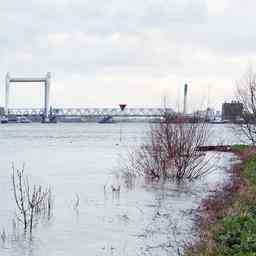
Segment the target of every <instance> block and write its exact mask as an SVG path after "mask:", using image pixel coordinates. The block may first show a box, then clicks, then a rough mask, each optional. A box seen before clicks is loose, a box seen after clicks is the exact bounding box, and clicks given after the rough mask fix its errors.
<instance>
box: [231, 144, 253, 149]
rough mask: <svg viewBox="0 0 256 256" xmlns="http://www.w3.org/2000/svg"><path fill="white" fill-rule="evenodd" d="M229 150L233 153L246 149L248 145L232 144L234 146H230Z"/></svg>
mask: <svg viewBox="0 0 256 256" xmlns="http://www.w3.org/2000/svg"><path fill="white" fill-rule="evenodd" d="M231 148H232V150H234V151H240V150H244V149H248V148H249V145H246V144H234V145H232V146H231Z"/></svg>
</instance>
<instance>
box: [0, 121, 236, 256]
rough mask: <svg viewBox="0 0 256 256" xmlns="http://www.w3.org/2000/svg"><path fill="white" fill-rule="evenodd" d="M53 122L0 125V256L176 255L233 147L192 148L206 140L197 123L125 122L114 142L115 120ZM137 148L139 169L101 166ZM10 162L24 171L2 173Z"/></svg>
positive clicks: (223, 177) (219, 181)
mask: <svg viewBox="0 0 256 256" xmlns="http://www.w3.org/2000/svg"><path fill="white" fill-rule="evenodd" d="M56 126H57V127H56ZM56 126H51V127H50V126H47V127H46V126H42V125H39V124H33V125H30V126H27V127H24V128H23V130H22V131H21V130H20V128H19V126H12V127H9V130H5V129H4V128H2V133H1V134H2V135H0V136H3V137H4V136H5V137H6V136H7V135H9V139H8V140H4V139H3V138H2V141H3V145H4V146H5V148H6V150H7V151H6V153H5V154H2V161H3V163H4V164H3V169H6V170H7V171H6V172H2V173H1V175H0V182H1V190H2V193H1V195H0V196H1V200H2V201H3V202H6V204H5V205H0V212H1V215H0V220H1V223H2V226H3V229H2V231H1V234H0V235H1V248H0V252H1V254H3V255H25V254H27V253H29V252H31V250H33V248H36V250H33V252H32V254H31V255H33V256H41V255H45V254H47V255H54V254H56V253H59V254H60V255H63V256H66V255H70V254H76V255H82V254H83V252H84V251H86V252H87V253H88V254H89V255H102V256H105V255H106V256H108V255H123V256H126V255H134V252H136V254H135V255H161V256H165V255H182V254H183V253H184V249H185V248H186V246H187V245H188V243H189V242H190V241H193V240H194V239H195V237H197V232H196V231H195V230H193V227H194V225H195V223H196V222H195V221H196V219H195V217H196V212H197V208H198V207H199V205H200V204H201V201H202V199H204V198H206V197H207V196H209V195H210V194H211V192H212V191H214V190H215V189H216V187H218V186H219V185H220V186H222V185H223V184H225V183H226V182H227V181H228V180H229V175H227V173H226V171H225V168H226V167H227V166H230V164H231V162H230V161H231V160H232V158H233V156H232V154H230V153H228V154H224V153H218V154H216V153H214V152H209V153H206V152H200V151H198V150H197V148H198V147H199V146H201V145H204V144H205V142H206V138H207V139H208V130H206V129H208V127H206V125H205V124H191V125H190V124H184V123H178V124H175V125H174V124H168V123H166V122H165V123H163V124H161V125H160V126H158V127H157V126H151V127H150V128H149V126H148V125H146V124H126V126H125V127H123V129H124V130H123V140H122V141H123V143H122V144H121V145H117V143H116V141H118V140H119V129H118V127H117V126H116V125H108V126H107V127H106V126H104V127H103V126H100V125H96V124H82V125H79V124H69V125H68V124H57V125H56ZM167 128H168V129H167ZM216 129H217V130H218V129H225V128H223V127H216ZM60 131H61V132H60ZM163 131H164V132H165V133H164V132H163ZM17 132H19V133H21V134H20V135H19V136H15V134H16V133H17ZM225 132H226V133H228V132H229V131H228V130H225ZM60 133H61V136H60ZM146 134H149V137H148V136H147V135H146ZM136 141H137V143H136ZM39 143H40V147H39V146H38V144H39ZM148 143H149V144H148ZM163 143H165V144H163ZM141 149H143V152H144V153H145V150H146V156H147V157H146V158H140V159H138V160H139V161H142V163H143V165H141V168H140V169H131V168H130V167H131V166H130V167H129V169H128V168H127V167H124V168H123V169H122V172H121V173H120V172H114V173H113V172H112V171H110V170H113V167H114V166H115V165H116V163H117V161H118V159H119V157H118V155H120V154H121V155H126V156H127V157H128V158H129V156H130V155H129V154H128V155H127V150H128V151H129V152H137V150H139V151H140V150H141ZM171 149H172V150H171ZM174 149H175V150H174ZM140 152H141V151H140ZM42 155H47V161H42V157H41V156H42ZM144 156H145V155H143V157H144ZM168 158H171V159H170V161H169V160H168ZM95 159H98V160H97V161H96V160H95ZM207 159H210V162H211V163H214V166H213V165H212V164H210V162H208V160H207ZM14 160H15V163H20V162H24V161H25V162H26V170H25V169H24V170H23V169H17V168H16V167H13V169H12V170H10V165H9V163H10V162H11V161H14ZM145 160H146V161H145ZM148 160H149V161H148ZM147 161H148V162H147ZM39 162H40V165H38V163H39ZM195 162H196V163H197V164H196V165H194V163H195ZM126 163H127V164H130V162H126ZM147 163H148V164H147ZM209 166H210V168H209ZM132 167H134V166H132ZM142 167H143V168H142ZM144 167H145V168H144ZM199 167H203V168H202V169H201V168H199ZM8 170H10V171H11V173H12V178H10V171H9V172H8ZM132 170H133V171H132ZM138 170H139V171H138ZM25 171H26V172H25ZM122 174H124V176H125V179H123V177H122ZM48 184H51V186H52V188H53V190H54V198H55V200H53V192H52V190H51V189H50V188H49V185H48ZM4 195H5V196H4ZM55 196H56V197H55ZM53 201H54V204H53ZM53 206H54V207H53ZM13 227H15V228H13ZM16 227H18V229H17V228H16ZM14 234H15V235H14ZM43 245H44V246H43Z"/></svg>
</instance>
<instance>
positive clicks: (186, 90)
mask: <svg viewBox="0 0 256 256" xmlns="http://www.w3.org/2000/svg"><path fill="white" fill-rule="evenodd" d="M187 95H188V85H187V84H185V86H184V103H183V114H184V115H185V114H186V113H187Z"/></svg>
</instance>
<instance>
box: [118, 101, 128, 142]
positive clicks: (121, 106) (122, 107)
mask: <svg viewBox="0 0 256 256" xmlns="http://www.w3.org/2000/svg"><path fill="white" fill-rule="evenodd" d="M119 107H120V110H121V113H122V112H123V111H124V109H125V108H126V104H119ZM119 138H120V142H121V141H122V122H120V137H119Z"/></svg>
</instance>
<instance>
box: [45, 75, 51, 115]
mask: <svg viewBox="0 0 256 256" xmlns="http://www.w3.org/2000/svg"><path fill="white" fill-rule="evenodd" d="M50 84H51V73H50V72H48V73H47V75H46V79H45V86H44V115H45V117H46V118H48V117H49V112H50V105H49V102H50Z"/></svg>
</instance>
